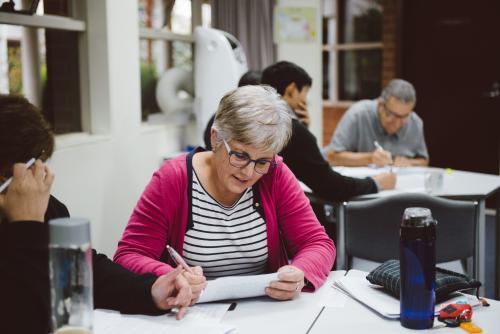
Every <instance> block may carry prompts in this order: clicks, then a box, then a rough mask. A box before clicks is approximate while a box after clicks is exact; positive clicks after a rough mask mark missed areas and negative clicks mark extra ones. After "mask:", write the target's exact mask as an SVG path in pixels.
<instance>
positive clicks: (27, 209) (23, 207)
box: [0, 158, 54, 222]
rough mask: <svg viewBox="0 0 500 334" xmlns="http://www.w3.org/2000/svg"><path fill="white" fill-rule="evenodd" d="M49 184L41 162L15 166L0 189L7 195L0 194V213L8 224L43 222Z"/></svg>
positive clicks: (50, 179)
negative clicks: (15, 222) (0, 212)
mask: <svg viewBox="0 0 500 334" xmlns="http://www.w3.org/2000/svg"><path fill="white" fill-rule="evenodd" d="M32 165H33V166H32ZM30 166H32V168H31V169H30ZM53 181H54V174H52V172H51V171H50V169H49V167H48V166H47V165H45V164H44V163H43V162H42V161H41V160H36V162H35V159H34V158H33V159H31V160H30V161H28V163H26V164H22V163H17V164H15V165H14V167H13V175H12V177H11V178H9V179H8V180H7V181H6V182H5V183H3V184H2V186H1V188H2V191H3V190H5V189H7V191H6V193H5V194H0V209H1V210H2V212H3V213H4V214H5V216H6V217H7V219H8V220H9V221H11V222H12V221H40V222H43V221H44V215H45V211H46V210H47V205H48V202H49V197H50V188H51V187H52V182H53Z"/></svg>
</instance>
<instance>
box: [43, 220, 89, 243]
mask: <svg viewBox="0 0 500 334" xmlns="http://www.w3.org/2000/svg"><path fill="white" fill-rule="evenodd" d="M49 231H50V243H49V244H50V246H56V247H68V248H78V247H81V246H84V245H86V244H90V222H89V221H88V220H87V219H84V218H58V219H52V220H51V221H49Z"/></svg>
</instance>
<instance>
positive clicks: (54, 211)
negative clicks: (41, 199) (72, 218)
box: [45, 195, 69, 222]
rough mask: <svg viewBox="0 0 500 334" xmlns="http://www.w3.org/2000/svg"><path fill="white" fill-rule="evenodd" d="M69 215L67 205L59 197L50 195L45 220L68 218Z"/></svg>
mask: <svg viewBox="0 0 500 334" xmlns="http://www.w3.org/2000/svg"><path fill="white" fill-rule="evenodd" d="M67 217H69V211H68V208H67V207H66V205H64V204H62V203H61V202H60V201H59V200H58V199H57V198H55V197H54V196H52V195H50V198H49V205H48V206H47V211H45V222H48V221H49V220H51V219H56V218H67Z"/></svg>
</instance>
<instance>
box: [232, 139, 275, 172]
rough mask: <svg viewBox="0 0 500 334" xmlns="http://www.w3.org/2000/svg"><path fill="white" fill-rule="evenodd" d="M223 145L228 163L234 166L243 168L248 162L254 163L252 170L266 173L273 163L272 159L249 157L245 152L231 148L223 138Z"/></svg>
mask: <svg viewBox="0 0 500 334" xmlns="http://www.w3.org/2000/svg"><path fill="white" fill-rule="evenodd" d="M223 142H224V145H225V146H226V150H227V154H228V155H229V164H230V165H231V166H233V167H236V168H245V167H246V166H248V165H249V164H250V163H252V162H253V163H254V167H253V168H254V170H255V171H256V172H257V173H259V174H266V173H267V172H268V171H269V168H270V167H271V165H274V163H275V162H274V160H268V159H256V160H252V159H250V156H249V155H248V153H246V152H237V151H233V150H231V148H230V147H229V144H228V143H227V142H226V140H224V139H223Z"/></svg>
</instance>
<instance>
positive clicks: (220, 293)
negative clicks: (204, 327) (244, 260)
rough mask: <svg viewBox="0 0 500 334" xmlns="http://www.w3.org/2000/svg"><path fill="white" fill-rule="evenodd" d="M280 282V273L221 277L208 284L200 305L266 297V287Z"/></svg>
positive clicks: (199, 300) (199, 301)
mask: <svg viewBox="0 0 500 334" xmlns="http://www.w3.org/2000/svg"><path fill="white" fill-rule="evenodd" d="M276 280H278V273H272V274H265V275H249V276H228V277H220V278H217V279H214V280H211V281H208V282H207V287H206V288H205V290H203V292H202V294H201V296H200V299H198V303H207V302H212V301H217V300H225V299H240V298H248V297H258V296H264V295H265V294H266V287H268V286H269V284H270V283H271V282H272V281H276Z"/></svg>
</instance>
